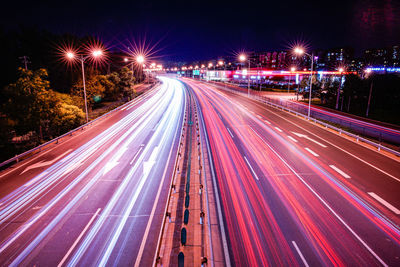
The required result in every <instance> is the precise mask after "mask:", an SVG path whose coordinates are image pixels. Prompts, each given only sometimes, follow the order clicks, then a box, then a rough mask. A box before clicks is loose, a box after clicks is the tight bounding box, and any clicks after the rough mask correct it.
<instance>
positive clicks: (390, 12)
mask: <svg viewBox="0 0 400 267" xmlns="http://www.w3.org/2000/svg"><path fill="white" fill-rule="evenodd" d="M7 5H8V7H5V4H3V6H2V8H1V11H0V12H1V13H0V14H1V18H0V21H1V25H2V26H3V27H4V28H5V29H15V28H17V27H18V25H19V24H22V25H30V26H37V27H38V28H41V29H47V30H50V31H52V32H55V33H64V32H70V33H73V34H78V35H84V34H95V35H97V36H99V38H100V39H102V40H104V41H105V42H106V43H107V45H108V46H110V47H118V46H124V45H127V44H128V43H129V42H128V41H129V40H131V41H132V40H136V41H138V40H141V41H142V42H143V41H144V40H146V43H149V44H155V43H157V42H158V45H157V48H158V49H159V51H158V55H159V56H162V57H163V58H164V59H169V60H175V61H181V60H186V61H191V60H207V59H212V58H215V57H218V56H224V55H232V54H234V53H235V52H236V51H263V50H264V51H265V50H281V49H287V48H288V47H290V46H291V45H292V44H293V43H296V42H305V43H306V44H308V45H309V47H310V48H313V49H317V48H332V47H337V46H353V47H355V48H356V51H357V50H358V51H361V49H363V48H368V47H380V46H390V45H394V44H400V1H399V0H397V1H390V0H381V1H373V0H365V1H362V0H355V1H351V0H349V1H342V0H337V1H318V2H317V1H299V0H297V1H291V0H287V1H259V2H256V1H195V0H192V1H108V2H104V1H92V2H89V1H69V2H67V1H41V3H36V1H25V2H24V1H10V2H8V3H7Z"/></svg>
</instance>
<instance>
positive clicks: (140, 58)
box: [136, 55, 145, 64]
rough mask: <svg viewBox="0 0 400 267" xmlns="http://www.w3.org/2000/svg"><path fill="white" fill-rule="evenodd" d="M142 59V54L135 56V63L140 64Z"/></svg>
mask: <svg viewBox="0 0 400 267" xmlns="http://www.w3.org/2000/svg"><path fill="white" fill-rule="evenodd" d="M144 61H145V60H144V56H142V55H138V56H137V57H136V62H137V63H139V64H141V63H143V62H144Z"/></svg>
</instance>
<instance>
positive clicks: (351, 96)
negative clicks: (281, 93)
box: [301, 74, 400, 125]
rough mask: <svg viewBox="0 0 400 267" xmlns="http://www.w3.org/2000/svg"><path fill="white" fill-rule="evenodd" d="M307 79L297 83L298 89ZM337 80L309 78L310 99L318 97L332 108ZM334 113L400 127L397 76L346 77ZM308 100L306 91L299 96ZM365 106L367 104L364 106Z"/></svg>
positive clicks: (399, 93)
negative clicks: (339, 111)
mask: <svg viewBox="0 0 400 267" xmlns="http://www.w3.org/2000/svg"><path fill="white" fill-rule="evenodd" d="M308 84H309V78H305V79H303V80H302V81H301V87H302V88H305V87H308ZM339 87H340V84H339V81H338V80H333V81H332V80H331V81H325V82H321V81H318V80H317V79H316V77H315V76H314V77H313V91H312V92H313V97H317V98H320V100H321V104H322V105H324V106H327V107H330V108H336V101H337V91H338V88H339ZM340 89H341V90H340V98H339V102H338V110H341V111H344V112H348V113H351V114H355V115H359V116H363V117H368V118H371V119H375V120H378V121H384V122H388V123H392V124H397V125H400V76H399V75H396V74H370V75H369V76H368V77H366V78H362V77H360V76H359V75H353V74H351V75H346V77H345V82H344V84H343V85H342V88H340ZM303 96H304V98H308V92H307V91H305V92H304V94H303ZM368 103H369V104H368Z"/></svg>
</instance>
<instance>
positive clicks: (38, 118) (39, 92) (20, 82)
mask: <svg viewBox="0 0 400 267" xmlns="http://www.w3.org/2000/svg"><path fill="white" fill-rule="evenodd" d="M19 73H20V74H19V78H18V79H17V81H16V82H15V83H11V84H10V85H8V86H6V88H5V90H4V92H5V96H6V101H5V103H4V104H3V105H2V106H1V112H0V113H1V114H2V115H3V116H4V117H3V118H2V123H5V124H6V125H7V126H8V127H7V128H8V132H9V133H10V132H11V131H15V134H17V135H24V134H27V133H29V132H34V133H36V134H37V135H39V136H40V139H41V140H47V139H50V138H52V137H54V136H55V135H59V134H62V133H64V132H66V131H69V130H71V129H72V128H74V127H77V126H79V125H80V124H81V123H82V121H83V118H84V113H83V111H82V110H81V109H79V108H78V107H77V106H75V105H73V102H74V99H73V97H70V96H68V95H66V94H61V93H57V92H55V91H53V90H51V89H50V83H49V81H48V80H47V71H46V70H45V69H39V70H37V71H30V70H25V69H22V68H20V69H19ZM2 129H4V130H6V128H2Z"/></svg>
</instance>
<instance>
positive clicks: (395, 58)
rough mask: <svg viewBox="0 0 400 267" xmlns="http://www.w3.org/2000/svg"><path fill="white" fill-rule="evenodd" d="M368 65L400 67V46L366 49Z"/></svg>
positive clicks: (365, 56) (365, 55) (366, 62)
mask: <svg viewBox="0 0 400 267" xmlns="http://www.w3.org/2000/svg"><path fill="white" fill-rule="evenodd" d="M364 59H365V64H366V66H382V67H398V66H400V47H399V46H397V45H395V46H392V47H388V48H373V49H367V50H365V51H364Z"/></svg>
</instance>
